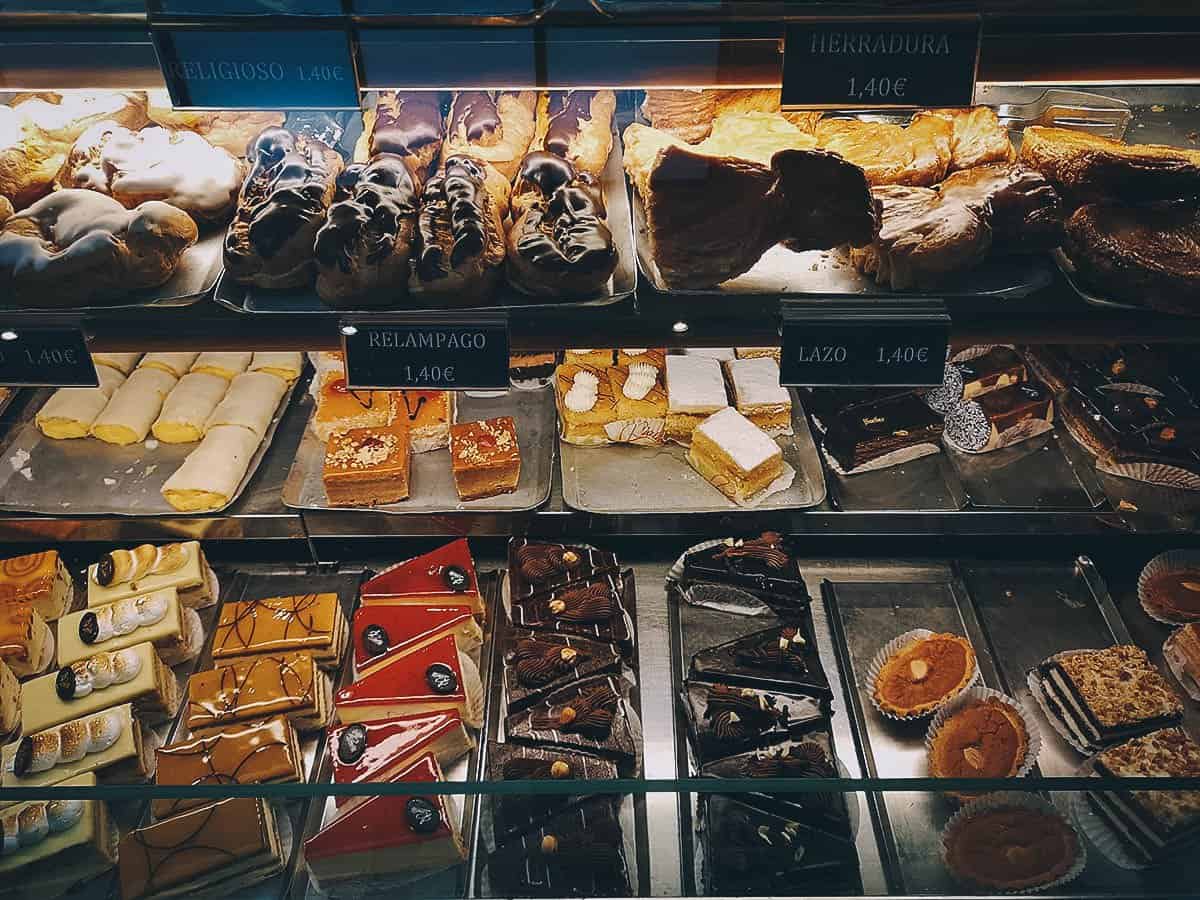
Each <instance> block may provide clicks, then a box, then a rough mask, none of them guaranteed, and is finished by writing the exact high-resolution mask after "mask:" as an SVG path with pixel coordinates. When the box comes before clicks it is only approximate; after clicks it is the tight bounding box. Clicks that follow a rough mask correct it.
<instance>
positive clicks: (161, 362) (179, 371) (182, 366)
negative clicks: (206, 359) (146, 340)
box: [138, 353, 200, 378]
mask: <svg viewBox="0 0 1200 900" xmlns="http://www.w3.org/2000/svg"><path fill="white" fill-rule="evenodd" d="M199 355H200V354H199V353H147V354H146V355H145V356H143V357H142V361H141V362H140V363H138V368H139V369H162V370H163V371H164V372H168V373H170V374H171V375H174V376H175V377H176V378H182V377H183V376H184V375H186V374H187V373H188V370H190V369H191V367H192V363H194V362H195V361H196V357H197V356H199Z"/></svg>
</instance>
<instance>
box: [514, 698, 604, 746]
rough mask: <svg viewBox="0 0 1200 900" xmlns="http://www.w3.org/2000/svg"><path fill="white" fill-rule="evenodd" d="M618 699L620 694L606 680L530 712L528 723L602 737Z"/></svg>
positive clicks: (591, 736) (541, 727)
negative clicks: (565, 700) (540, 710)
mask: <svg viewBox="0 0 1200 900" xmlns="http://www.w3.org/2000/svg"><path fill="white" fill-rule="evenodd" d="M620 702H621V695H620V694H618V693H617V692H616V691H614V690H613V689H612V688H611V687H609V686H608V685H606V684H605V685H600V686H599V687H595V688H592V689H591V690H590V691H588V692H587V693H586V694H580V695H579V696H578V697H576V698H575V699H574V700H572V701H571V702H570V703H565V704H563V705H562V706H560V707H558V708H557V709H555V708H551V709H550V710H549V711H548V712H544V713H539V714H538V715H535V716H533V718H532V721H531V722H530V724H531V725H532V726H533V727H534V728H535V729H541V730H545V729H549V730H552V731H561V732H563V733H564V734H580V735H583V736H584V737H587V738H592V739H593V740H601V741H602V740H604V739H606V738H607V737H608V736H609V734H610V733H611V732H612V723H613V716H614V715H615V714H616V711H617V705H618V704H619V703H620Z"/></svg>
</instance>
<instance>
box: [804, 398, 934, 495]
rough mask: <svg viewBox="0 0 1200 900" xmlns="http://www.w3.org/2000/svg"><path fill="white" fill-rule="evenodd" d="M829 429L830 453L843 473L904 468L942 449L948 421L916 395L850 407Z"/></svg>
mask: <svg viewBox="0 0 1200 900" xmlns="http://www.w3.org/2000/svg"><path fill="white" fill-rule="evenodd" d="M826 426H827V427H826V429H825V437H824V440H823V441H822V446H823V448H824V450H825V455H826V456H827V457H828V458H829V459H830V460H832V462H833V463H834V468H835V469H836V470H837V471H838V472H839V473H840V474H843V475H855V474H858V473H859V472H870V471H874V470H876V469H884V468H887V467H889V466H895V465H900V464H901V463H905V462H909V461H910V460H914V459H918V458H920V457H922V456H928V455H930V454H931V453H938V452H940V450H941V446H940V441H941V437H942V428H943V425H942V417H941V416H940V415H938V414H937V413H935V412H934V411H933V410H932V409H930V408H929V406H927V405H926V403H925V401H924V400H922V399H921V398H920V397H918V396H917V395H916V394H914V393H912V392H909V393H906V394H894V395H892V396H890V397H885V398H883V399H880V400H874V401H869V402H867V403H860V404H855V405H853V406H847V407H844V408H842V409H841V410H839V411H838V412H837V413H836V414H835V415H834V416H833V417H832V418H830V419H829V421H828V422H827V423H826Z"/></svg>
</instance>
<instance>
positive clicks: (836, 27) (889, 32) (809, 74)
mask: <svg viewBox="0 0 1200 900" xmlns="http://www.w3.org/2000/svg"><path fill="white" fill-rule="evenodd" d="M979 31H980V23H979V20H978V19H975V18H969V19H922V20H909V21H898V22H877V21H876V22H872V21H866V20H862V19H843V20H839V21H832V22H829V21H825V22H813V23H796V24H792V25H788V26H787V37H786V44H785V46H784V57H783V93H782V98H781V99H782V104H783V106H784V107H785V108H786V107H808V108H822V107H823V108H826V109H847V108H852V107H856V106H857V107H869V108H871V109H880V108H885V107H908V106H912V107H916V106H932V107H936V106H970V105H971V103H972V102H974V97H975V69H976V63H977V62H978V59H979Z"/></svg>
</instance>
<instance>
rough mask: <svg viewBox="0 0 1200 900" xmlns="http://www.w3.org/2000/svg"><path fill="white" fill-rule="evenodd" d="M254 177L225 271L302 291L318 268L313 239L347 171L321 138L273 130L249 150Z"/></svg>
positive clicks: (229, 243) (242, 200)
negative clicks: (314, 255)
mask: <svg viewBox="0 0 1200 900" xmlns="http://www.w3.org/2000/svg"><path fill="white" fill-rule="evenodd" d="M246 156H247V157H248V158H249V160H250V174H249V175H247V176H246V182H245V184H243V185H242V192H241V195H240V196H239V197H238V208H237V213H236V214H235V215H234V218H233V222H232V223H231V224H230V226H229V231H228V232H227V233H226V235H225V271H226V272H228V273H229V276H230V277H231V278H233V279H234V281H237V282H238V283H239V284H252V285H255V286H257V287H261V288H287V287H302V286H304V285H306V284H309V283H310V282H311V281H312V278H313V274H314V272H315V269H316V263H315V261H314V258H313V239H314V238H315V237H316V233H317V230H318V229H319V228H320V227H321V225H322V224H323V223H324V221H325V211H326V210H327V209H328V208H329V204H330V202H331V201H332V200H333V194H334V188H335V186H336V181H337V177H338V175H339V173H341V171H342V165H343V163H342V157H341V155H340V154H338V152H337V151H336V150H334V149H332V148H330V147H327V146H326V145H325V144H323V143H321V142H320V141H318V140H316V139H315V138H310V137H306V136H304V135H296V134H293V133H292V132H290V131H287V130H286V129H283V128H267V129H266V130H264V131H263V132H261V133H260V134H259V135H258V137H256V138H255V139H254V141H253V142H252V143H251V145H250V147H249V148H248V149H247V151H246Z"/></svg>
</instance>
